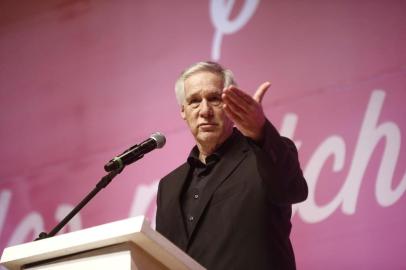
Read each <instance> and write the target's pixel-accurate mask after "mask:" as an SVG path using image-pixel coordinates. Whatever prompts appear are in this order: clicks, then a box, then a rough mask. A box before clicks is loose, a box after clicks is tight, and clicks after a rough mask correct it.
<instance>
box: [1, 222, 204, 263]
mask: <svg viewBox="0 0 406 270" xmlns="http://www.w3.org/2000/svg"><path fill="white" fill-rule="evenodd" d="M125 242H133V243H135V244H136V245H137V246H139V247H140V248H142V249H144V250H145V251H146V252H147V253H149V254H150V255H151V256H152V257H154V258H155V259H156V260H158V261H159V262H161V263H162V264H163V265H165V266H166V267H168V268H169V269H179V270H182V269H205V268H203V267H202V266H201V265H200V264H198V263H197V262H196V261H195V260H193V259H192V258H191V257H189V256H188V255H187V254H185V253H184V252H183V251H182V250H180V249H179V248H178V247H177V246H175V245H174V244H172V243H171V242H170V241H169V240H167V239H166V238H165V237H163V236H162V235H161V234H159V233H158V232H156V231H155V230H153V229H152V228H151V227H150V225H149V223H148V221H147V220H146V219H145V217H144V216H138V217H134V218H129V219H125V220H120V221H116V222H112V223H107V224H103V225H100V226H95V227H91V228H88V229H83V230H80V231H76V232H71V233H66V234H62V235H57V236H54V237H51V238H46V239H43V240H39V241H34V242H30V243H25V244H21V245H17V246H13V247H8V248H6V249H5V250H4V252H3V255H2V257H1V264H2V265H3V266H5V267H7V268H8V269H10V270H19V269H20V267H21V266H23V265H26V264H30V263H34V262H39V261H43V260H48V259H52V258H57V257H61V256H67V255H72V254H76V253H79V252H84V251H89V250H93V249H97V248H101V247H106V246H111V245H115V244H120V243H125Z"/></svg>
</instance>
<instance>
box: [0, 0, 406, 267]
mask: <svg viewBox="0 0 406 270" xmlns="http://www.w3.org/2000/svg"><path fill="white" fill-rule="evenodd" d="M223 2H227V3H228V4H229V5H230V7H232V9H231V10H230V14H229V15H228V14H227V8H226V7H225V4H222V3H223ZM211 6H212V7H213V10H211V9H210V7H211ZM250 7H252V9H251V12H249V8H250ZM405 11H406V2H405V1H395V0H391V1H383V0H380V1H342V0H331V1H265V0H262V1H259V0H254V1H248V0H247V1H242V0H235V1H232V0H229V1H217V0H212V1H186V0H182V1H181V0H178V1H130V0H120V1H112V0H100V1H96V0H93V1H91V0H72V1H68V0H57V1H55V0H52V1H51V0H43V1H13V0H5V1H1V3H0V106H1V114H0V150H1V157H0V164H1V167H0V250H2V249H3V248H4V247H6V246H10V245H15V244H18V243H22V242H27V241H31V240H32V239H33V238H34V237H35V236H37V235H38V233H39V232H41V231H43V230H46V231H50V230H51V229H52V228H53V226H55V225H56V224H57V222H58V221H59V220H60V219H61V216H63V214H64V213H66V212H67V211H68V210H69V209H70V208H71V207H72V206H73V205H75V204H76V203H78V202H79V201H80V200H81V199H82V197H84V196H85V194H87V192H88V191H90V189H92V188H93V186H94V185H95V184H96V182H97V181H98V179H99V178H100V177H102V176H103V175H104V172H103V165H104V163H105V162H106V161H108V160H109V159H110V158H112V157H113V156H114V155H116V154H118V153H120V152H121V151H123V150H124V149H126V148H128V147H129V146H131V145H133V144H135V143H138V142H141V141H142V140H144V139H145V138H147V137H148V136H149V135H150V134H151V133H153V132H155V131H161V132H162V133H164V134H165V135H166V137H167V144H166V146H165V147H164V148H163V149H160V150H156V151H154V152H151V153H150V154H148V155H146V156H145V157H144V158H143V159H142V160H140V161H138V162H137V163H135V164H133V165H131V166H129V167H127V168H126V169H125V171H124V172H123V173H122V174H120V175H119V176H118V177H117V178H116V179H115V180H114V181H113V182H112V183H111V184H110V186H109V187H108V188H107V189H105V190H103V191H102V192H101V193H100V194H99V195H98V196H97V197H96V198H95V199H94V200H93V201H92V202H91V203H90V204H89V205H88V206H87V207H86V208H84V209H83V211H82V212H81V213H80V215H78V216H77V217H76V218H75V219H74V220H73V221H72V222H71V223H70V224H69V226H67V228H65V230H64V231H65V232H66V231H72V230H77V229H81V228H85V227H89V226H94V225H98V224H102V223H106V222H111V221H114V220H118V219H124V218H127V217H129V216H135V215H141V214H145V215H146V216H147V217H148V218H149V219H150V220H151V222H152V223H154V215H155V210H156V205H155V193H156V188H157V183H158V180H159V179H160V178H161V177H163V176H164V175H165V174H167V173H168V172H170V171H171V170H172V169H174V168H175V167H176V166H178V165H179V164H181V163H182V162H183V161H184V160H185V158H186V155H187V154H188V152H189V150H190V148H191V147H192V146H193V140H192V138H191V135H190V134H189V132H188V130H187V128H186V125H185V124H184V123H183V121H182V120H181V118H180V116H179V108H178V106H177V104H176V100H175V97H174V93H173V85H174V82H175V80H176V78H177V76H178V74H179V73H180V71H181V70H182V69H184V68H185V67H186V66H188V65H190V64H192V63H194V62H196V61H199V60H211V59H215V60H218V61H220V62H221V63H222V64H224V65H225V66H226V67H229V68H230V69H232V70H233V71H234V73H235V75H236V78H237V81H238V83H239V85H240V86H241V87H242V88H243V89H246V91H247V92H249V93H253V92H254V91H255V89H256V87H257V86H258V85H259V84H260V83H261V82H263V81H265V80H271V81H272V82H273V85H272V87H271V89H270V91H269V92H268V93H267V95H266V96H265V98H264V101H263V105H264V110H265V112H266V115H267V117H268V118H269V119H270V120H271V121H272V122H273V123H274V124H275V126H277V127H278V128H279V130H280V131H281V133H282V134H284V135H286V136H289V137H291V138H293V139H294V141H295V142H296V143H297V145H298V147H299V153H300V160H301V164H302V168H303V170H304V172H305V175H306V177H307V180H308V183H309V187H310V196H309V200H308V201H306V202H305V203H302V204H299V205H297V206H295V215H294V217H293V219H292V222H293V224H294V229H293V232H292V241H293V244H294V248H295V252H296V259H297V265H298V269H309V270H310V269H316V270H317V269H406V260H405V258H404V253H405V250H406V235H405V228H406V215H405V210H406V196H405V195H404V193H405V190H406V176H405V164H406V152H405V147H404V141H405V139H406V138H405V137H404V135H403V134H404V133H405V132H406V125H405V120H404V118H405V116H406V106H405V105H404V104H405V101H406V16H405ZM244 12H245V13H244ZM244 14H245V15H244ZM247 14H248V15H247ZM219 22H220V23H219ZM221 22H222V23H221ZM227 25H229V26H230V27H231V28H233V27H234V29H231V28H227V27H226V26H227ZM227 29H229V30H230V29H231V30H230V31H229V32H227ZM216 32H217V33H219V34H220V35H221V37H222V38H221V43H220V44H219V46H218V47H216V45H215V44H214V41H213V40H214V38H215V33H216ZM215 48H217V49H219V50H218V51H217V52H218V53H219V54H218V55H216V54H215V52H214V51H215ZM357 183H358V185H357ZM351 192H353V193H351ZM351 199H353V200H352V201H351ZM343 202H345V203H343Z"/></svg>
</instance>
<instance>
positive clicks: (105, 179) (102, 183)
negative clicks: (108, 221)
mask: <svg viewBox="0 0 406 270" xmlns="http://www.w3.org/2000/svg"><path fill="white" fill-rule="evenodd" d="M123 168H124V166H120V167H119V168H117V169H115V170H113V171H111V172H109V173H108V174H107V175H105V176H103V177H102V179H100V181H99V182H98V183H97V184H96V187H94V188H93V190H92V191H91V192H90V193H89V194H87V196H86V197H85V198H84V199H83V200H82V201H81V202H80V203H79V204H78V205H77V206H76V207H75V208H73V209H72V211H70V212H69V214H68V215H67V216H66V217H65V218H64V219H63V220H62V221H61V222H59V223H58V225H56V226H55V228H53V229H52V231H50V232H49V233H46V232H41V233H40V234H39V236H38V238H36V239H35V241H37V240H41V239H45V238H49V237H52V236H55V235H56V234H57V233H58V232H59V231H60V230H61V229H62V228H63V227H64V226H65V225H66V224H67V223H68V222H69V221H70V220H71V219H72V218H73V217H74V216H75V215H76V214H77V213H78V212H79V211H80V210H81V209H82V208H83V207H84V206H85V205H86V204H87V203H88V202H89V201H90V200H91V199H92V198H93V197H94V196H96V194H97V193H99V191H100V190H102V189H103V188H105V187H106V186H107V185H108V184H110V182H111V181H112V180H113V178H114V177H116V176H117V174H119V173H121V171H122V170H123Z"/></svg>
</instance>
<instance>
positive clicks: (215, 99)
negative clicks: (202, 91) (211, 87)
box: [209, 96, 222, 105]
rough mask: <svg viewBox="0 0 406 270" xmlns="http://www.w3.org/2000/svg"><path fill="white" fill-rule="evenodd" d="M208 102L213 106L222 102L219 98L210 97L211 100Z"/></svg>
mask: <svg viewBox="0 0 406 270" xmlns="http://www.w3.org/2000/svg"><path fill="white" fill-rule="evenodd" d="M209 102H210V103H211V104H213V105H219V104H220V103H221V102H222V100H221V96H214V97H211V98H210V99H209Z"/></svg>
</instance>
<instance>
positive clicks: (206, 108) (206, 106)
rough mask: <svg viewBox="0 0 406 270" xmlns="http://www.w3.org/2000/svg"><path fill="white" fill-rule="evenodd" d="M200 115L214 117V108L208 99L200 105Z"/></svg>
mask: <svg viewBox="0 0 406 270" xmlns="http://www.w3.org/2000/svg"><path fill="white" fill-rule="evenodd" d="M200 115H201V116H202V117H205V118H207V117H211V116H213V107H212V105H211V104H210V102H208V101H207V100H206V99H203V100H202V102H201V103H200Z"/></svg>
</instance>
